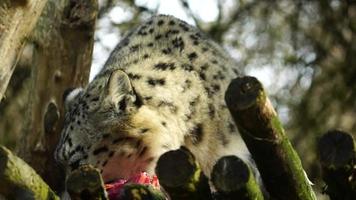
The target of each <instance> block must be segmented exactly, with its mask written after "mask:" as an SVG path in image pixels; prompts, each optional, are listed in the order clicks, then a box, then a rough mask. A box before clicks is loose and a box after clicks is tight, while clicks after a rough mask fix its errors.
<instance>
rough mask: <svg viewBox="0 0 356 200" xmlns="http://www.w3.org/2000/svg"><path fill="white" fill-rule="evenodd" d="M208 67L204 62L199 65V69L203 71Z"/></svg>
mask: <svg viewBox="0 0 356 200" xmlns="http://www.w3.org/2000/svg"><path fill="white" fill-rule="evenodd" d="M208 68H209V65H208V64H207V63H205V64H204V65H202V66H200V70H202V71H205V70H207V69H208Z"/></svg>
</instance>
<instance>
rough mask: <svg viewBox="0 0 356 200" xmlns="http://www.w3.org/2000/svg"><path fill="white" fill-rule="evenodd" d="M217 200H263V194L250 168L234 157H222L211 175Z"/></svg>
mask: <svg viewBox="0 0 356 200" xmlns="http://www.w3.org/2000/svg"><path fill="white" fill-rule="evenodd" d="M211 181H212V182H213V184H214V186H215V188H216V189H217V191H218V192H217V193H216V195H215V199H217V200H220V199H221V200H233V199H239V200H263V199H264V197H263V194H262V192H261V190H260V187H259V185H258V184H257V182H256V180H255V177H254V176H253V174H252V172H251V170H250V168H249V167H248V165H246V164H245V163H244V162H243V161H242V160H241V159H240V158H238V157H236V156H224V157H222V158H220V159H219V160H218V162H217V163H216V164H215V165H214V168H213V171H212V173H211Z"/></svg>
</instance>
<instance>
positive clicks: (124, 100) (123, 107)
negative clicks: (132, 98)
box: [119, 98, 127, 110]
mask: <svg viewBox="0 0 356 200" xmlns="http://www.w3.org/2000/svg"><path fill="white" fill-rule="evenodd" d="M126 106H127V105H126V99H125V98H124V99H122V100H121V101H120V102H119V109H120V110H125V109H126Z"/></svg>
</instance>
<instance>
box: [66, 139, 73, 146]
mask: <svg viewBox="0 0 356 200" xmlns="http://www.w3.org/2000/svg"><path fill="white" fill-rule="evenodd" d="M67 142H68V145H69V147H72V146H73V143H72V138H70V137H68V139H67Z"/></svg>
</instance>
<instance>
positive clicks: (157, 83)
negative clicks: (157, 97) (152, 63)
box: [147, 78, 166, 86]
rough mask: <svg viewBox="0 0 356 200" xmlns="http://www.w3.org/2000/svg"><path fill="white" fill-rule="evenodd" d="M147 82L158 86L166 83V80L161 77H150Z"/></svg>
mask: <svg viewBox="0 0 356 200" xmlns="http://www.w3.org/2000/svg"><path fill="white" fill-rule="evenodd" d="M147 83H148V84H149V85H151V86H156V85H160V86H162V85H164V84H165V83H166V81H165V80H164V79H163V78H161V79H153V78H148V80H147Z"/></svg>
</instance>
